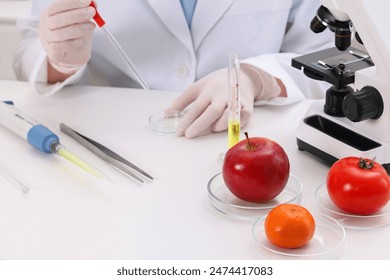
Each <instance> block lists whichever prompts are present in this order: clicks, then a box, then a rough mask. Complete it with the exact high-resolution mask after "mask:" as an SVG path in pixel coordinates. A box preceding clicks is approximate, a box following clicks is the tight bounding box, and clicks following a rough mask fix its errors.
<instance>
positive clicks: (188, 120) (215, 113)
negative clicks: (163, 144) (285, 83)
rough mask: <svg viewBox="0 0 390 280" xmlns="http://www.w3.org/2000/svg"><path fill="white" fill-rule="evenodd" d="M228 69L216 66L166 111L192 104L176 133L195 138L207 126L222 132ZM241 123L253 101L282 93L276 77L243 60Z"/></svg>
mask: <svg viewBox="0 0 390 280" xmlns="http://www.w3.org/2000/svg"><path fill="white" fill-rule="evenodd" d="M227 79H228V78H227V69H221V70H217V71H215V72H213V73H211V74H209V75H207V76H206V77H204V78H202V79H200V80H199V81H197V82H195V83H194V84H193V85H192V86H191V87H189V88H188V89H187V90H186V91H185V92H183V93H182V94H181V95H180V96H179V97H178V98H176V100H174V101H173V103H172V104H171V105H170V106H169V108H167V109H166V111H167V112H168V111H182V110H184V109H185V108H186V107H187V106H189V105H191V106H189V108H188V111H187V113H186V114H185V116H184V117H183V119H182V120H181V121H180V123H179V126H178V129H177V131H176V135H177V136H183V135H184V136H185V137H187V138H194V137H197V136H199V135H200V134H202V133H204V132H205V131H206V130H209V131H212V132H220V131H224V130H226V129H227V126H228V110H227V107H228V99H229V96H228V89H227ZM240 94H241V98H240V99H241V126H244V125H245V124H246V123H247V122H248V120H249V118H250V116H251V115H252V113H253V103H254V101H255V100H259V99H270V98H272V97H276V96H279V95H280V94H281V88H280V86H279V85H278V82H277V79H276V78H275V77H274V76H271V75H270V74H268V73H267V72H265V71H263V70H261V69H258V68H256V67H254V66H251V65H248V64H241V71H240Z"/></svg>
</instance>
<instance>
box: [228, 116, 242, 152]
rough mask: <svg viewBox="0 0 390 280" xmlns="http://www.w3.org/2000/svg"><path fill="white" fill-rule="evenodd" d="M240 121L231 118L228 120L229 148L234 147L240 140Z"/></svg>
mask: <svg viewBox="0 0 390 280" xmlns="http://www.w3.org/2000/svg"><path fill="white" fill-rule="evenodd" d="M240 131H241V128H240V121H237V120H229V122H228V141H229V142H228V145H229V148H231V147H233V146H234V145H235V144H236V143H237V142H238V141H240Z"/></svg>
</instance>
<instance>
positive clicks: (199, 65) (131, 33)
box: [14, 0, 333, 101]
mask: <svg viewBox="0 0 390 280" xmlns="http://www.w3.org/2000/svg"><path fill="white" fill-rule="evenodd" d="M50 2H51V0H32V8H31V11H29V12H28V13H27V14H26V15H25V16H24V17H23V18H22V19H21V20H20V21H19V25H18V26H19V28H20V30H21V31H22V32H23V36H24V40H23V42H22V44H21V45H20V47H19V48H18V49H17V51H16V53H15V64H14V66H15V67H14V68H15V72H16V74H17V77H18V78H19V79H24V80H29V81H30V82H31V83H32V84H33V85H34V86H35V88H36V90H37V92H38V93H40V94H47V95H50V94H53V93H55V92H57V91H58V90H59V89H60V88H62V87H63V86H65V85H69V84H74V83H81V84H96V83H97V82H98V83H99V84H102V82H103V84H105V85H111V86H120V87H139V85H138V83H137V82H136V81H135V80H134V79H132V78H131V76H132V74H131V71H129V69H127V67H126V65H125V64H124V63H123V62H122V61H121V59H120V57H119V56H118V55H117V53H116V52H115V50H114V49H113V47H112V46H111V45H110V43H109V41H108V40H107V38H106V37H105V34H104V33H103V32H102V30H99V29H98V28H97V30H96V32H95V34H94V41H93V50H92V54H91V60H90V62H89V63H88V66H87V67H85V68H83V69H81V70H80V71H78V72H77V73H76V74H75V75H73V76H72V77H71V78H69V79H68V80H66V81H65V82H63V83H59V84H57V85H54V86H53V85H50V86H48V85H46V83H45V82H46V74H47V73H46V56H45V53H44V51H43V49H42V46H41V44H40V42H39V38H38V37H37V26H38V20H39V16H40V14H41V12H42V11H43V10H44V9H45V8H46V7H47V6H48V4H49V3H50ZM97 4H98V10H99V12H100V14H101V16H102V17H103V18H104V19H105V21H106V27H107V28H108V29H110V31H111V32H112V33H113V34H114V36H115V37H116V38H117V40H118V41H119V42H120V44H121V45H122V47H123V49H124V50H125V51H126V52H127V54H128V55H129V57H130V58H131V59H132V61H133V62H134V64H135V66H136V68H137V69H138V71H139V73H140V75H141V76H142V77H143V79H144V80H145V81H146V83H147V84H148V85H149V87H150V88H151V89H161V90H173V91H182V90H184V89H186V88H187V87H189V86H190V85H191V84H192V83H193V82H194V81H196V80H197V79H199V78H201V77H203V76H205V75H207V74H209V73H211V72H212V71H215V70H217V69H220V68H223V67H226V65H227V60H226V54H227V53H230V52H236V53H238V54H239V55H240V57H241V60H242V61H243V62H245V63H250V64H252V65H255V66H257V67H260V68H262V69H263V70H265V71H267V72H269V73H271V74H273V75H275V76H277V77H279V78H280V79H282V81H283V82H284V83H285V85H286V87H287V91H288V93H289V100H290V101H295V100H299V99H301V98H302V97H303V95H305V96H306V97H318V96H317V94H318V93H320V91H321V93H322V90H323V89H324V86H323V85H322V86H320V87H318V84H319V83H318V82H315V81H312V80H310V79H309V78H307V77H305V76H304V75H303V74H302V72H301V71H299V70H297V69H295V68H293V67H292V66H291V59H292V58H293V57H295V56H298V55H300V54H305V53H308V52H313V51H317V50H319V49H321V48H325V47H331V46H333V43H332V36H333V35H331V32H328V33H327V32H324V33H322V34H314V33H313V32H311V31H310V28H309V25H310V21H311V19H312V18H313V16H314V15H315V13H316V10H317V9H318V7H319V6H320V4H319V1H317V0H273V1H269V0H215V1H210V0H198V2H197V6H196V9H195V12H194V16H193V20H192V26H191V32H190V30H189V28H188V25H187V23H186V20H185V16H184V13H183V11H182V7H181V5H180V1H179V0H98V1H97ZM313 86H314V87H313ZM328 87H329V85H328ZM321 93H320V94H321Z"/></svg>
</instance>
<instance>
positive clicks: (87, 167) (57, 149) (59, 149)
mask: <svg viewBox="0 0 390 280" xmlns="http://www.w3.org/2000/svg"><path fill="white" fill-rule="evenodd" d="M52 149H53V152H54V153H56V154H57V155H59V156H61V157H63V158H65V159H67V160H69V161H70V162H72V163H74V164H75V165H77V166H78V167H80V168H81V169H83V170H84V171H86V172H87V173H89V174H90V175H92V176H94V177H96V178H99V179H102V180H105V181H109V182H113V181H112V180H111V179H110V178H109V177H108V176H107V175H105V174H104V173H103V172H101V171H100V170H98V169H97V168H95V167H93V166H92V165H91V164H89V163H87V162H86V161H84V160H83V159H81V158H80V157H78V156H76V155H75V154H74V153H72V152H70V151H69V150H68V149H66V148H65V147H64V146H63V145H62V144H60V143H58V142H57V143H55V144H54V145H53V147H52Z"/></svg>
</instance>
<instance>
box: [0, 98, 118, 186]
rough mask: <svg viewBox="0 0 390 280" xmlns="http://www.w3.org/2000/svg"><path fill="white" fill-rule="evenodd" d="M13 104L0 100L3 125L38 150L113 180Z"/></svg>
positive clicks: (102, 177) (0, 122)
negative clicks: (72, 151) (66, 146)
mask: <svg viewBox="0 0 390 280" xmlns="http://www.w3.org/2000/svg"><path fill="white" fill-rule="evenodd" d="M11 104H12V103H11ZM11 104H9V103H8V104H7V103H5V102H0V124H1V125H3V126H4V127H6V128H8V129H9V130H10V131H12V132H14V133H15V134H17V135H19V136H20V137H22V138H23V139H25V140H27V142H28V143H29V144H30V145H32V146H33V147H35V148H37V149H38V150H40V151H42V152H45V153H54V154H57V155H59V156H61V157H63V158H65V159H67V160H69V161H71V162H72V163H74V164H76V165H77V166H79V167H80V168H82V169H83V170H84V171H86V172H88V173H89V174H91V175H93V176H95V177H97V178H99V179H104V180H107V181H111V180H110V179H109V178H108V177H107V176H106V175H104V174H103V173H102V172H100V171H99V170H97V169H96V168H95V167H93V166H91V165H90V164H88V163H87V162H85V161H84V160H82V159H81V158H79V157H78V156H76V155H75V154H73V153H71V152H70V151H69V150H67V149H66V148H65V147H64V146H63V145H62V144H61V143H60V139H59V138H58V136H57V135H56V134H55V133H54V132H52V131H51V130H49V129H48V128H46V127H45V126H43V125H41V124H38V123H37V122H35V121H34V120H32V119H31V118H29V117H27V116H26V115H25V114H24V113H23V112H21V111H19V110H17V109H16V108H15V107H14V106H13V105H11Z"/></svg>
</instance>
